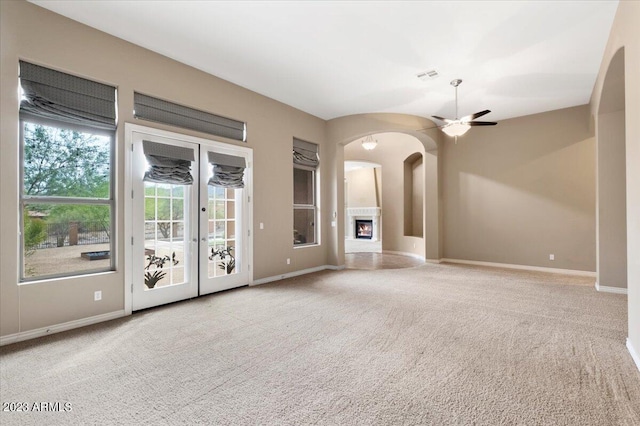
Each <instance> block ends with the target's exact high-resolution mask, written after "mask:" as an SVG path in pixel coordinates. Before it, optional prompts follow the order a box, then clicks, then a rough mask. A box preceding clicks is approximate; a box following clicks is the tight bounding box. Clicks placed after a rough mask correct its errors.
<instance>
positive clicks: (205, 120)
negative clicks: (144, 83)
mask: <svg viewBox="0 0 640 426" xmlns="http://www.w3.org/2000/svg"><path fill="white" fill-rule="evenodd" d="M133 102H134V117H136V118H139V119H143V120H149V121H155V122H157V123H164V124H169V125H171V126H176V127H182V128H185V129H191V130H196V131H198V132H203V133H209V134H211V135H216V136H222V137H225V138H229V139H235V140H238V141H243V142H245V141H246V132H245V128H246V125H245V123H244V122H242V121H238V120H233V119H230V118H226V117H221V116H219V115H214V114H211V113H208V112H204V111H200V110H197V109H194V108H190V107H186V106H183V105H178V104H175V103H173V102H169V101H165V100H162V99H158V98H154V97H152V96H147V95H143V94H141V93H137V92H136V93H134V94H133Z"/></svg>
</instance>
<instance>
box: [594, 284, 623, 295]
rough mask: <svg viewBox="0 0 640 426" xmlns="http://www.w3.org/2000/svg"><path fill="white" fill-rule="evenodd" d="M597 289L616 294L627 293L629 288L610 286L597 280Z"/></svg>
mask: <svg viewBox="0 0 640 426" xmlns="http://www.w3.org/2000/svg"><path fill="white" fill-rule="evenodd" d="M596 290H597V291H601V292H602V293H615V294H627V289H626V288H622V287H608V286H606V285H600V284H598V281H596Z"/></svg>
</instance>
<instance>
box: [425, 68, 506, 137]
mask: <svg viewBox="0 0 640 426" xmlns="http://www.w3.org/2000/svg"><path fill="white" fill-rule="evenodd" d="M460 83H462V80H460V79H459V78H457V79H455V80H452V81H451V83H450V84H451V85H452V86H453V87H455V90H456V118H455V119H450V118H444V117H439V116H437V115H432V117H433V118H435V119H436V120H440V121H444V122H445V123H446V124H445V125H444V126H442V127H441V128H442V131H443V132H445V133H446V134H447V135H449V136H453V137H455V140H456V142H458V136H462V135H464V134H465V133H466V132H467V130H469V129H470V128H471V126H495V125H496V124H498V123H496V122H495V121H473V120H475V119H476V118H479V117H482V116H483V115H486V114H489V113H490V112H491V111H490V110H488V109H485V110H484V111H480V112H476V113H475V114H471V115H467V116H464V117H462V118H458V86H459V85H460Z"/></svg>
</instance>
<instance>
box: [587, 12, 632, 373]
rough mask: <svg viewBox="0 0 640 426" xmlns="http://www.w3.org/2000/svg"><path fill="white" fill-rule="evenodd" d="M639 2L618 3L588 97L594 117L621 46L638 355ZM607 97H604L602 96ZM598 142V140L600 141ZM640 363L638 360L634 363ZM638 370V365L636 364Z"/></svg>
mask: <svg viewBox="0 0 640 426" xmlns="http://www.w3.org/2000/svg"><path fill="white" fill-rule="evenodd" d="M638 22H640V2H635V1H621V2H620V3H619V5H618V10H617V12H616V17H615V19H614V22H613V27H612V28H611V34H610V36H609V41H608V42H607V46H606V48H605V52H604V56H603V59H602V64H601V66H600V72H599V73H598V78H597V80H596V84H595V88H594V90H593V94H592V96H591V113H592V114H593V116H595V118H596V127H597V126H598V112H599V111H600V100H601V98H602V97H603V86H604V82H605V77H606V75H607V70H608V69H609V64H610V63H611V61H612V58H613V57H614V55H615V54H616V52H618V50H619V49H620V48H623V47H624V55H625V57H624V76H625V78H624V94H625V135H626V136H625V151H626V165H627V167H626V186H627V188H626V208H627V212H626V217H627V295H628V296H627V298H628V304H629V310H628V312H629V330H628V333H629V341H628V345H629V346H631V347H632V348H634V350H635V352H636V354H637V356H640V167H638V164H640V120H638V117H640V25H638ZM605 98H606V96H605ZM599 143H600V141H599ZM636 363H640V359H637V360H636ZM638 368H640V364H638Z"/></svg>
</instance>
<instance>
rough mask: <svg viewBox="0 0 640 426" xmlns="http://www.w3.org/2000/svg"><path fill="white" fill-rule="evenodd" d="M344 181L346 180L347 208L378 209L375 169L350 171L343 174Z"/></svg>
mask: <svg viewBox="0 0 640 426" xmlns="http://www.w3.org/2000/svg"><path fill="white" fill-rule="evenodd" d="M378 169H379V168H378ZM378 174H380V172H378ZM345 179H346V180H347V190H348V193H347V197H346V200H347V206H348V207H380V206H379V205H378V195H377V178H376V168H375V167H366V168H362V169H355V170H351V171H349V172H346V173H345Z"/></svg>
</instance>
